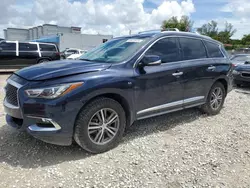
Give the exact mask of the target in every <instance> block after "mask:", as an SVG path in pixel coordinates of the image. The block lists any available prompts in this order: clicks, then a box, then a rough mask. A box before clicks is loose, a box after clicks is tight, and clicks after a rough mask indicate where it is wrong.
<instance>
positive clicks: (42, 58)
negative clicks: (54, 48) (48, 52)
mask: <svg viewBox="0 0 250 188" xmlns="http://www.w3.org/2000/svg"><path fill="white" fill-rule="evenodd" d="M44 59H47V60H49V61H52V59H51V58H50V57H41V58H39V59H37V60H36V63H39V61H41V60H44Z"/></svg>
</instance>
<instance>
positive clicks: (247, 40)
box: [241, 34, 250, 45]
mask: <svg viewBox="0 0 250 188" xmlns="http://www.w3.org/2000/svg"><path fill="white" fill-rule="evenodd" d="M241 42H242V44H243V45H250V34H248V35H244V36H243V38H242V39H241Z"/></svg>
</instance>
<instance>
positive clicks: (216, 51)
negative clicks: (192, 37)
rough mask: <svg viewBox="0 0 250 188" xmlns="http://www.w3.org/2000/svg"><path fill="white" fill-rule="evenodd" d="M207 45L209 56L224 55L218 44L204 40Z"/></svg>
mask: <svg viewBox="0 0 250 188" xmlns="http://www.w3.org/2000/svg"><path fill="white" fill-rule="evenodd" d="M204 42H205V45H206V47H207V51H208V54H209V57H213V58H214V57H224V56H223V54H222V52H221V50H220V47H219V45H218V44H214V43H212V42H207V41H204Z"/></svg>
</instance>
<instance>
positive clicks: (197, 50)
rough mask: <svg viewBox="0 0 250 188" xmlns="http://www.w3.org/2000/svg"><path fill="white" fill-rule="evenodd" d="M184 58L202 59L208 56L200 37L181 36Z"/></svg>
mask: <svg viewBox="0 0 250 188" xmlns="http://www.w3.org/2000/svg"><path fill="white" fill-rule="evenodd" d="M180 44H181V48H182V52H183V60H190V59H202V58H206V57H207V53H206V49H205V46H204V44H203V43H202V41H201V40H199V39H191V38H180Z"/></svg>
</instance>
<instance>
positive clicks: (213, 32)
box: [197, 20, 218, 39]
mask: <svg viewBox="0 0 250 188" xmlns="http://www.w3.org/2000/svg"><path fill="white" fill-rule="evenodd" d="M197 31H198V32H199V33H200V34H202V35H207V36H209V37H211V38H213V39H218V23H217V22H216V21H213V20H212V21H211V22H209V23H207V24H203V25H202V26H201V27H200V28H198V29H197Z"/></svg>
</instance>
